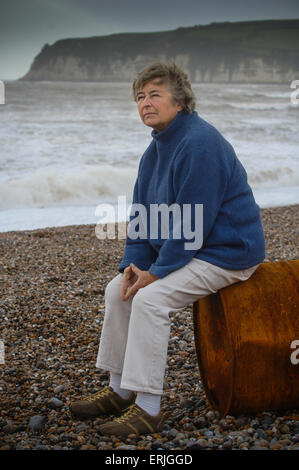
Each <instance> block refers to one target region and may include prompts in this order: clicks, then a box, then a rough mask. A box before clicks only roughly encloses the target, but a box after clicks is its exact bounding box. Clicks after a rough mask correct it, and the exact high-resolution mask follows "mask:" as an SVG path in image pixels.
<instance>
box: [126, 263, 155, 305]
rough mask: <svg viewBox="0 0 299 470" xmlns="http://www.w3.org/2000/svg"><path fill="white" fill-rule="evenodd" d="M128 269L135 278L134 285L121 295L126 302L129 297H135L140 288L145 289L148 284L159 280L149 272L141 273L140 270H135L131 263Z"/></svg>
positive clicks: (135, 267)
mask: <svg viewBox="0 0 299 470" xmlns="http://www.w3.org/2000/svg"><path fill="white" fill-rule="evenodd" d="M130 268H131V270H132V272H133V273H134V274H135V276H137V280H136V281H135V283H134V284H133V285H132V286H130V287H129V288H128V289H127V291H126V292H125V293H124V295H123V300H128V299H129V298H130V297H131V296H133V295H135V294H136V293H137V292H138V290H139V289H140V288H141V287H145V286H147V285H148V284H151V283H152V282H154V281H156V280H157V279H159V278H158V277H157V276H155V275H154V274H151V273H150V272H149V271H142V269H139V268H137V266H135V264H133V263H131V264H130Z"/></svg>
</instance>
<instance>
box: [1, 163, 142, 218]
mask: <svg viewBox="0 0 299 470" xmlns="http://www.w3.org/2000/svg"><path fill="white" fill-rule="evenodd" d="M136 176H137V169H134V168H121V167H113V166H112V165H90V166H85V167H83V168H78V169H75V170H71V169H70V170H69V171H65V172H64V173H62V171H61V170H58V169H41V170H35V171H33V172H32V173H30V174H26V175H23V176H21V177H20V178H11V179H10V180H8V181H5V182H1V184H0V209H10V208H18V207H19V208H21V207H47V206H51V205H55V204H56V205H57V204H58V205H59V204H66V203H67V204H71V203H74V204H76V203H77V204H85V203H89V202H97V201H101V200H103V199H105V198H106V199H113V198H117V196H118V195H126V196H128V197H130V196H131V193H132V190H133V185H134V181H135V178H136Z"/></svg>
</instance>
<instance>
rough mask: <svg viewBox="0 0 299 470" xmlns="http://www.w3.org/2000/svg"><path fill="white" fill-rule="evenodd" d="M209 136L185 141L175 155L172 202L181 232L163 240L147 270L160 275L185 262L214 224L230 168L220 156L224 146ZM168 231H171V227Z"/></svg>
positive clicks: (198, 247)
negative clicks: (177, 209)
mask: <svg viewBox="0 0 299 470" xmlns="http://www.w3.org/2000/svg"><path fill="white" fill-rule="evenodd" d="M210 140H211V142H212V143H211V144H210V145H208V144H206V145H194V144H193V145H191V144H190V143H189V144H185V146H184V147H183V148H182V150H181V151H180V153H179V154H178V155H177V157H176V160H175V163H174V167H173V188H174V194H175V202H176V204H178V205H179V206H180V213H181V218H180V227H181V231H180V233H181V236H180V237H177V236H176V237H175V236H172V237H169V238H168V239H167V240H165V241H164V243H163V245H162V246H161V249H160V251H159V256H158V258H157V260H156V261H155V262H154V263H153V264H152V265H151V267H150V269H149V271H150V273H152V274H154V275H156V276H157V277H159V278H163V277H165V276H166V275H167V274H169V273H170V272H172V271H174V270H176V269H178V268H181V267H182V266H184V265H185V264H187V263H188V262H189V261H190V260H191V259H192V258H193V257H194V256H195V254H196V253H197V252H198V251H199V250H200V248H201V246H202V245H203V243H204V242H205V240H206V239H207V237H208V235H209V233H210V231H211V230H212V228H213V226H214V224H215V221H216V217H217V214H218V212H219V209H220V207H221V204H222V201H223V197H224V193H225V189H226V186H227V183H228V180H229V172H228V168H227V166H226V165H225V164H224V159H223V152H225V148H223V146H222V144H221V143H220V142H219V143H217V139H210ZM174 225H175V224H174V223H173V227H174ZM176 225H177V224H176ZM177 228H178V227H177ZM170 233H172V234H173V230H172V231H171V230H170ZM192 233H193V238H192V237H191V236H190V235H191V234H192Z"/></svg>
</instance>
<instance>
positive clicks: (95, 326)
mask: <svg viewBox="0 0 299 470" xmlns="http://www.w3.org/2000/svg"><path fill="white" fill-rule="evenodd" d="M298 209H299V205H298V204H296V205H292V206H282V207H278V208H277V207H274V208H267V209H261V216H262V221H263V225H264V230H265V236H266V247H267V255H266V259H265V261H278V260H281V259H295V258H298V242H297V238H298V235H297V233H298V214H299V210H298ZM95 227H96V224H86V225H70V226H64V227H50V228H43V229H35V230H24V231H11V232H1V233H0V256H1V260H2V265H1V268H0V294H1V298H0V312H1V314H2V318H3V323H2V325H3V326H2V331H1V335H0V338H1V339H2V340H3V342H4V345H5V364H4V365H1V366H0V400H1V402H2V403H5V406H3V407H2V409H1V410H0V450H23V449H29V450H61V449H62V450H92V449H94V450H115V449H119V450H121V449H127V450H135V449H136V450H157V449H160V450H177V449H190V450H192V449H215V450H221V449H245V450H246V449H249V450H251V449H252V450H255V449H257V448H258V449H260V448H262V449H270V450H276V449H277V450H278V449H296V450H299V409H298V410H285V411H274V412H270V411H266V412H261V413H258V414H256V415H250V416H236V417H231V416H226V417H224V418H223V417H220V416H219V414H218V413H217V412H215V411H212V410H211V409H210V408H209V405H208V402H207V399H206V396H205V394H204V390H203V387H202V384H201V379H200V375H199V370H198V363H197V357H196V352H195V345H194V337H193V322H192V307H191V306H189V307H187V308H185V309H183V310H182V311H181V312H178V313H177V314H175V316H174V318H173V322H172V329H171V336H170V342H169V353H168V362H167V368H166V375H165V387H164V394H163V397H162V411H163V412H164V413H166V416H167V420H166V424H165V428H164V430H163V432H161V433H159V434H155V435H154V436H140V437H128V438H123V439H118V438H113V437H111V438H110V437H107V436H101V435H100V433H98V431H97V426H98V425H99V424H101V423H102V422H104V421H107V418H96V419H94V420H92V419H90V420H87V421H84V422H80V421H77V420H75V419H73V418H72V416H71V415H70V413H69V404H70V402H71V401H73V400H76V399H78V398H79V397H82V396H86V395H90V394H91V393H94V392H96V391H98V390H99V388H101V387H102V386H105V385H107V384H108V378H109V377H108V374H107V373H106V372H105V371H101V370H98V369H96V368H95V360H96V355H97V350H98V344H99V338H100V332H101V326H102V322H103V318H104V310H105V303H104V294H105V287H106V285H107V283H108V282H109V281H110V280H111V279H112V277H114V276H115V275H116V274H117V266H118V263H119V262H120V260H121V258H122V254H123V248H124V243H125V240H117V239H115V240H113V239H106V240H99V239H98V238H97V237H96V234H95ZM33 417H35V419H34V420H32V418H33Z"/></svg>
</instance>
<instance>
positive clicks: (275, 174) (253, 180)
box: [248, 167, 299, 188]
mask: <svg viewBox="0 0 299 470" xmlns="http://www.w3.org/2000/svg"><path fill="white" fill-rule="evenodd" d="M248 182H249V184H251V185H252V187H253V188H266V187H269V186H273V184H275V185H277V186H278V187H284V186H297V185H299V171H298V170H297V171H296V170H293V169H292V168H289V167H278V168H273V169H264V170H259V171H258V172H254V171H248Z"/></svg>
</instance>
